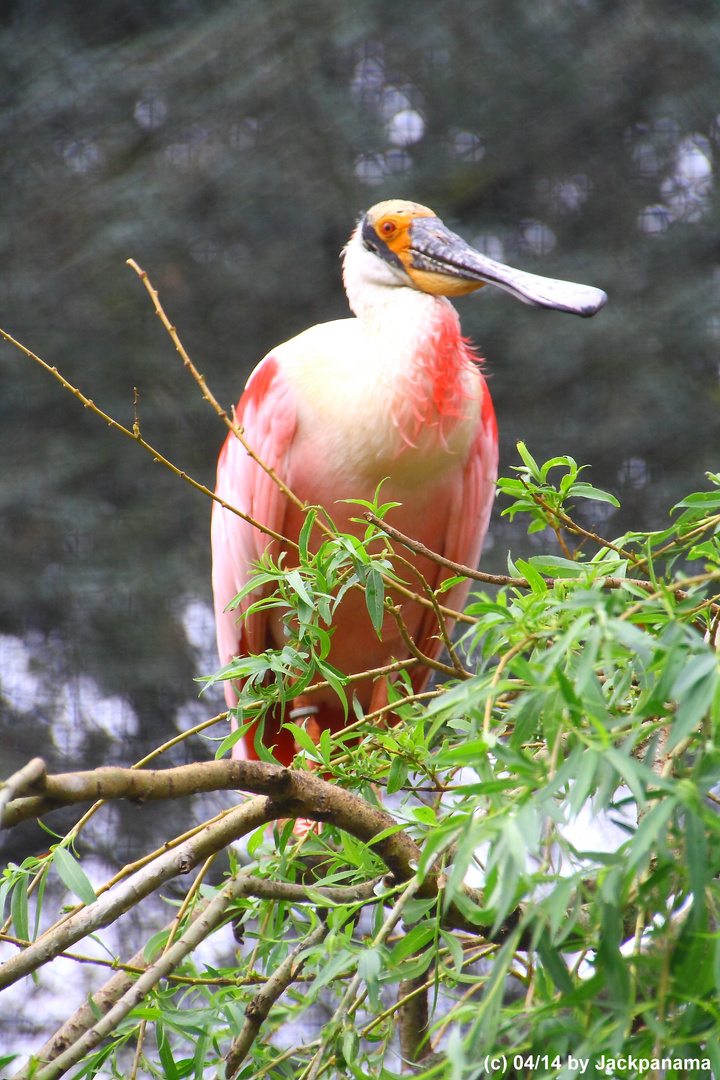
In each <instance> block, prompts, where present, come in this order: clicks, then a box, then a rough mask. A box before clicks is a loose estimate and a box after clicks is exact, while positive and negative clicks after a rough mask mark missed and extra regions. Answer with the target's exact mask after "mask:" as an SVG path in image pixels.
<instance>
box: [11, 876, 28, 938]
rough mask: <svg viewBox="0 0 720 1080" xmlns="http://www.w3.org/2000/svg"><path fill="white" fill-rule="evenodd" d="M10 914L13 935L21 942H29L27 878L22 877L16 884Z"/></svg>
mask: <svg viewBox="0 0 720 1080" xmlns="http://www.w3.org/2000/svg"><path fill="white" fill-rule="evenodd" d="M10 914H11V915H12V921H13V926H14V927H15V933H16V934H17V936H18V937H19V938H22V939H23V941H29V940H30V922H29V919H28V897H27V878H26V877H25V876H24V875H23V877H21V878H20V879H19V881H18V882H17V883H16V885H15V888H14V889H13V892H12V900H11V901H10Z"/></svg>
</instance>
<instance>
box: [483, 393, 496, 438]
mask: <svg viewBox="0 0 720 1080" xmlns="http://www.w3.org/2000/svg"><path fill="white" fill-rule="evenodd" d="M482 390H483V396H482V411H481V414H480V415H481V419H482V426H483V429H484V430H485V431H486V432H488V433H491V434H492V436H493V438H494V439H495V441H496V442H497V437H498V426H497V420H496V419H495V409H494V407H493V403H492V398H491V397H490V391H489V390H488V388H487V383H486V382H485V380H484V379H483V381H482Z"/></svg>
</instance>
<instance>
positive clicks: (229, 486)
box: [212, 353, 296, 706]
mask: <svg viewBox="0 0 720 1080" xmlns="http://www.w3.org/2000/svg"><path fill="white" fill-rule="evenodd" d="M237 421H238V423H239V424H241V425H242V427H243V428H244V431H245V436H246V438H247V441H248V443H249V444H250V446H251V447H252V448H253V450H254V451H255V453H256V454H257V455H258V457H259V458H260V459H261V460H262V461H264V462H265V464H266V465H269V466H270V467H271V468H273V469H274V470H275V471H276V473H277V474H278V476H280V477H281V478H282V477H283V476H284V475H285V473H286V469H287V461H288V456H289V451H290V447H291V445H292V441H293V436H294V434H295V425H296V415H295V402H294V400H293V394H292V391H291V389H290V387H289V386H288V383H287V381H286V380H285V378H284V376H283V373H282V371H281V369H280V367H279V365H278V362H277V360H276V359H275V357H274V356H273V354H272V353H270V355H268V356H266V357H265V359H264V360H263V361H262V362H261V363H260V364H259V365H258V366H257V367H256V368H255V370H254V371H253V373H252V375H251V376H250V378H249V379H248V382H247V385H246V387H245V392H244V393H243V396H242V397H241V398H240V402H239V405H238V409H237ZM216 494H217V495H219V497H220V498H221V499H223V500H224V501H225V502H226V503H229V505H230V506H234V507H236V508H237V509H238V510H242V512H243V513H244V514H248V515H249V516H250V517H251V518H253V519H254V520H255V521H258V522H259V523H260V524H261V525H265V526H267V527H268V528H270V529H272V530H273V531H274V532H278V533H281V534H282V532H283V525H284V521H285V513H286V505H287V501H286V497H285V496H284V495H283V494H282V492H281V491H280V489H279V488H278V486H277V484H276V483H275V482H274V481H273V480H272V479H271V478H270V476H268V474H267V472H266V471H265V470H264V469H262V468H261V467H260V466H259V465H258V464H257V463H256V462H255V461H253V459H252V458H251V457H250V455H249V454H248V453H247V451H246V450H245V448H244V447H243V445H242V443H241V442H240V440H239V439H237V438H236V437H235V436H234V435H233V434H232V432H231V433H230V434H229V435H228V437H227V439H226V441H225V445H224V446H223V449H222V452H221V454H220V459H219V461H218V472H217V487H216ZM268 548H269V549H270V552H271V553H272V552H273V551H274V552H275V553H277V541H273V540H272V538H271V537H269V536H268V535H267V534H265V533H262V532H260V531H259V530H258V529H255V528H253V526H252V525H250V524H249V523H248V522H247V521H244V520H243V519H242V518H241V517H238V515H237V514H233V513H232V512H231V511H229V510H225V509H224V508H223V507H222V506H220V505H219V504H218V503H215V504H214V506H213V515H212V553H213V575H212V576H213V593H214V598H215V621H216V625H217V637H218V652H219V654H220V662H221V663H222V664H223V665H225V664H227V663H229V661H230V660H232V658H233V657H234V656H238V655H241V654H242V655H245V654H247V653H261V652H263V650H264V649H266V648H267V644H268V643H267V641H266V629H267V627H266V623H267V620H266V618H265V616H264V615H262V614H253V615H251V616H249V617H248V618H246V619H241V615H242V614H243V613H244V612H245V611H247V609H248V607H249V606H250V604H251V603H252V599H253V598H252V597H246V598H245V600H244V601H243V603H242V604H241V606H240V607H239V608H238V609H235V610H232V611H226V610H225V608H226V607H227V605H228V604H229V603H230V602H231V600H233V599H234V597H235V596H237V594H238V593H239V592H240V590H241V589H242V588H244V586H245V584H246V583H247V581H248V577H249V575H250V572H251V570H252V567H253V565H254V564H255V563H256V562H257V561H258V559H260V558H261V556H262V555H263V553H264V552H265V551H266V550H267V549H268ZM225 696H226V698H227V701H228V704H229V705H230V706H233V705H234V704H235V703H236V701H237V697H236V695H235V693H234V690H233V686H232V684H231V683H229V682H228V683H226V684H225Z"/></svg>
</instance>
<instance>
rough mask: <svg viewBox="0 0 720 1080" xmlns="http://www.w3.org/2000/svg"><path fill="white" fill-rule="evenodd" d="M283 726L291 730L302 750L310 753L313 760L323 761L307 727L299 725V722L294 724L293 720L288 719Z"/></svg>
mask: <svg viewBox="0 0 720 1080" xmlns="http://www.w3.org/2000/svg"><path fill="white" fill-rule="evenodd" d="M283 727H284V728H285V729H286V730H287V731H289V732H290V733H291V735H292V737H293V738H294V739H295V742H296V743H297V744H298V746H299V747H300V749H301V750H304V751H305V753H306V754H309V755H310V757H311V758H312V759H313V761H322V757H321V754H320V751H319V750H318V748H317V746H316V745H315V743H314V742H313V741H312V739H311V738H310V736H309V735H308V733H307V731H306V730H305V728H301V727H298V725H297V724H293V722H292V720H288V721H287V723H285V724H283Z"/></svg>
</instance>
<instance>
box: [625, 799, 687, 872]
mask: <svg viewBox="0 0 720 1080" xmlns="http://www.w3.org/2000/svg"><path fill="white" fill-rule="evenodd" d="M676 806H677V799H675V798H674V797H673V796H669V795H668V796H666V797H665V798H664V799H660V800H659V801H658V802H657V803H656V804H655V806H653V808H652V810H650V812H649V813H647V814H646V815H645V817H644V818H643V819H642V821H641V822H640V824H639V825H638V827H637V830H636V832H635V835H634V837H633V838H632V841H631V842H630V847H629V849H628V856H627V859H628V869H630V870H631V869H633V868H634V867H635V866H637V864H638V863H639V862H641V860H643V859H644V858H645V856H646V855H647V854H648V852H649V851H650V849H651V848H653V847H656V846H657V845H658V843H659V840H658V838H659V836H660V834H661V833H662V832H664V830H665V826H666V825H667V823H668V821H669V820H670V818H671V817H672V814H673V811H674V810H675V807H676Z"/></svg>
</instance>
